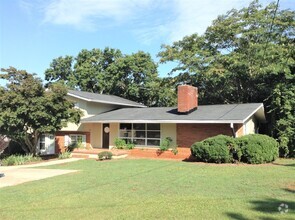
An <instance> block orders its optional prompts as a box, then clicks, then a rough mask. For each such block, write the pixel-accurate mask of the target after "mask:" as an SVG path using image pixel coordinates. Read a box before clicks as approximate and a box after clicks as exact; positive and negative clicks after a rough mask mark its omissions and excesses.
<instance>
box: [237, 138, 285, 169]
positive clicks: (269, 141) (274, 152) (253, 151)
mask: <svg viewBox="0 0 295 220" xmlns="http://www.w3.org/2000/svg"><path fill="white" fill-rule="evenodd" d="M237 144H238V145H239V147H240V148H241V150H242V161H243V162H245V163H253V164H260V163H268V162H271V161H274V160H275V159H276V158H277V157H278V155H279V145H278V142H277V141H276V140H275V139H273V138H272V137H269V136H267V135H262V134H250V135H246V136H243V137H240V138H238V139H237Z"/></svg>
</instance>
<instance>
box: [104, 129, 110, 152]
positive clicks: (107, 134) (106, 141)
mask: <svg viewBox="0 0 295 220" xmlns="http://www.w3.org/2000/svg"><path fill="white" fill-rule="evenodd" d="M109 146H110V124H103V125H102V148H106V149H109Z"/></svg>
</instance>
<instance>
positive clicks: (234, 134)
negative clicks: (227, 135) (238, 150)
mask: <svg viewBox="0 0 295 220" xmlns="http://www.w3.org/2000/svg"><path fill="white" fill-rule="evenodd" d="M230 128H231V131H232V133H233V137H234V138H236V131H235V127H234V123H230Z"/></svg>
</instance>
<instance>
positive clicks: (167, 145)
mask: <svg viewBox="0 0 295 220" xmlns="http://www.w3.org/2000/svg"><path fill="white" fill-rule="evenodd" d="M171 143H172V138H171V137H166V138H165V139H162V141H161V145H160V151H166V150H168V149H169V148H170V146H171Z"/></svg>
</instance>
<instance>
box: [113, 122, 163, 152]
mask: <svg viewBox="0 0 295 220" xmlns="http://www.w3.org/2000/svg"><path fill="white" fill-rule="evenodd" d="M119 137H120V138H121V139H123V140H125V141H126V142H127V143H134V144H135V145H140V146H151V147H152V146H160V140H161V129H160V124H144V123H135V124H131V123H122V124H120V131H119Z"/></svg>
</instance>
